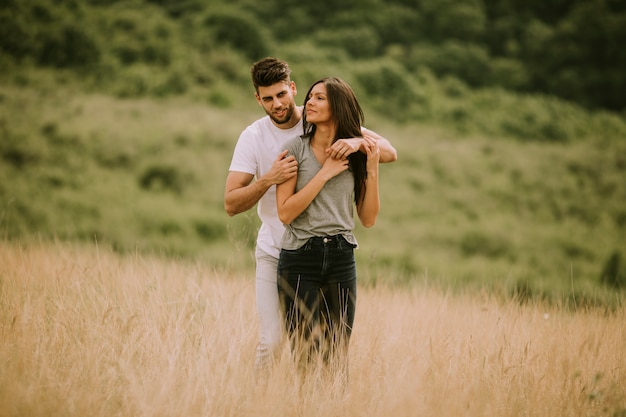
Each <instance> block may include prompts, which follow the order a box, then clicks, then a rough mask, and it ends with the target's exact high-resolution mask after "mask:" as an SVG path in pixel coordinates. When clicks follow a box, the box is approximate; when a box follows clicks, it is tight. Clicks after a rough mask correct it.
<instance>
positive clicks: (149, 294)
mask: <svg viewBox="0 0 626 417" xmlns="http://www.w3.org/2000/svg"><path fill="white" fill-rule="evenodd" d="M382 278H384V277H381V280H379V282H382V281H383V279H382ZM254 308H255V307H254V283H253V279H252V276H233V274H230V273H228V272H224V271H216V270H214V269H213V268H211V267H210V266H207V265H203V264H194V263H190V262H175V261H165V260H163V259H158V258H150V257H146V256H140V255H135V256H119V255H116V254H114V253H112V252H111V251H110V250H108V249H104V248H98V247H77V246H69V245H65V244H61V243H58V244H55V245H46V244H27V245H26V244H25V245H21V246H20V245H16V244H10V243H6V242H0V416H2V417H4V416H81V417H82V416H90V417H105V416H106V417H112V416H151V417H156V416H186V417H192V416H300V417H305V416H315V417H318V416H367V417H370V416H385V417H390V416H433V417H435V416H436V417H441V416H498V417H506V416H515V417H518V416H549V417H554V416H611V417H617V416H621V417H623V416H626V367H625V366H626V360H625V359H624V358H626V309H624V308H622V309H620V310H617V311H614V312H611V313H607V312H605V311H597V310H593V311H591V310H588V311H576V312H572V311H565V310H564V309H560V308H558V307H550V308H548V307H543V306H539V305H528V304H526V305H520V304H519V303H516V302H514V301H502V300H500V301H498V300H496V299H495V298H494V297H491V296H489V295H488V294H483V295H472V296H470V295H465V296H463V295H450V294H446V293H445V292H443V291H440V290H436V289H434V288H424V287H422V288H414V289H405V290H399V289H392V288H390V287H385V286H384V285H381V284H379V285H378V286H377V287H375V288H371V287H362V288H360V292H359V298H358V308H357V318H356V324H355V330H354V333H353V339H352V344H351V348H350V383H349V385H348V387H347V389H346V390H345V391H344V390H341V389H338V388H337V386H338V384H337V381H328V380H324V381H322V380H320V381H313V382H310V383H307V384H300V383H298V379H297V376H296V375H294V372H292V369H291V367H290V363H289V360H288V357H287V354H285V355H284V357H283V360H282V361H281V362H280V363H279V364H278V365H277V366H276V367H275V368H274V371H273V373H272V374H271V375H270V377H269V379H268V380H267V381H266V383H265V384H258V383H257V382H255V376H254V372H253V351H254V347H255V343H256V333H257V323H256V315H255V310H254Z"/></svg>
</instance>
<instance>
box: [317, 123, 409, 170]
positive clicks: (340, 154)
mask: <svg viewBox="0 0 626 417" xmlns="http://www.w3.org/2000/svg"><path fill="white" fill-rule="evenodd" d="M361 132H362V133H363V136H364V137H367V138H369V139H371V140H373V141H375V142H376V143H377V144H378V149H379V150H380V161H379V162H382V163H385V162H395V161H396V160H397V159H398V153H397V152H396V149H395V148H394V147H393V146H391V143H390V142H389V141H388V140H387V139H385V138H384V137H382V136H380V135H379V134H378V133H376V132H374V131H373V130H369V129H366V128H364V127H363V128H361ZM357 151H361V152H363V153H367V149H366V141H365V140H363V138H349V139H339V140H337V141H336V142H335V143H333V145H332V146H331V147H330V148H328V150H327V152H328V153H329V156H330V157H331V158H333V159H343V158H347V157H348V155H350V154H352V153H354V152H357Z"/></svg>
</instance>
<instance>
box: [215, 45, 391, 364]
mask: <svg viewBox="0 0 626 417" xmlns="http://www.w3.org/2000/svg"><path fill="white" fill-rule="evenodd" d="M251 75H252V84H253V85H254V89H255V97H256V100H257V102H258V103H259V105H260V106H261V107H263V109H264V110H265V113H266V114H267V116H265V117H263V118H261V119H259V120H257V121H255V122H254V123H252V124H251V125H250V126H248V127H247V128H246V129H245V130H244V131H243V132H242V133H241V135H240V136H239V140H238V141H237V145H236V146H235V150H234V153H233V158H232V161H231V165H230V168H229V173H228V177H227V178H226V190H225V193H224V208H225V209H226V212H227V213H228V215H229V216H234V215H236V214H238V213H242V212H244V211H246V210H249V209H250V208H252V207H254V205H255V204H257V203H258V207H257V212H258V215H259V218H260V219H261V228H260V229H259V233H258V237H257V242H256V251H255V258H256V304H257V312H258V316H259V325H260V335H259V343H258V345H257V350H256V357H255V368H256V369H257V371H259V370H263V369H265V368H267V367H268V366H270V365H271V363H272V361H273V360H274V359H275V356H276V355H277V354H278V353H279V347H280V344H281V340H282V337H283V326H282V323H281V316H280V305H279V301H278V289H277V284H276V278H277V275H276V274H277V268H278V256H279V253H280V242H281V239H282V236H283V232H284V226H283V224H282V223H281V222H280V220H279V219H278V213H277V210H276V184H281V183H283V182H285V181H286V180H288V179H289V178H292V177H293V176H294V175H296V173H297V171H298V165H297V163H296V161H295V159H294V157H293V156H289V157H287V151H286V150H283V144H284V143H285V142H286V141H288V140H289V139H292V138H294V137H296V136H299V135H302V133H303V128H302V107H299V106H296V103H295V96H296V94H297V89H296V84H295V83H294V82H293V81H292V80H291V69H290V68H289V65H288V64H287V63H286V62H284V61H281V60H279V59H276V58H271V57H269V58H264V59H262V60H260V61H258V62H256V63H255V64H254V65H253V66H252V68H251ZM362 133H363V136H367V137H369V138H372V139H374V140H376V141H377V142H378V144H379V148H380V154H381V156H380V161H381V162H393V161H395V160H396V158H397V155H396V150H395V149H394V148H393V147H392V146H391V144H390V143H389V142H388V141H387V140H386V139H385V138H383V137H381V136H379V135H378V134H376V133H375V132H373V131H371V130H368V129H365V128H363V129H362ZM362 146H363V147H364V146H365V145H364V140H363V138H346V139H340V140H338V141H336V142H335V143H334V144H333V146H332V147H331V148H329V149H328V150H327V152H328V154H329V156H330V157H332V158H337V159H341V158H346V157H347V156H348V155H350V154H351V153H353V152H359V151H364V152H365V148H363V149H362ZM255 178H256V180H255V181H253V179H255Z"/></svg>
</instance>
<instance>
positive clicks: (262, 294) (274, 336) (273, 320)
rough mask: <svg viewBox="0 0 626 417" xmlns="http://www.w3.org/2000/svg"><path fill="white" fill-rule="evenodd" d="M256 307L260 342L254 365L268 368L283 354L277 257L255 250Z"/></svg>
mask: <svg viewBox="0 0 626 417" xmlns="http://www.w3.org/2000/svg"><path fill="white" fill-rule="evenodd" d="M255 257H256V308H257V313H258V315H259V343H258V345H257V349H256V357H255V361H254V366H255V368H256V369H257V371H259V370H263V369H266V368H269V367H270V366H271V365H272V363H273V362H274V361H275V360H276V359H277V358H278V356H280V348H281V346H282V341H283V325H282V317H281V313H280V305H279V301H278V288H277V286H276V276H277V275H276V274H277V272H276V271H277V269H278V259H277V258H274V257H273V256H271V255H269V254H267V253H266V252H264V251H262V250H260V249H258V248H257V249H256V252H255Z"/></svg>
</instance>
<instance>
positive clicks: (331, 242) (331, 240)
mask: <svg viewBox="0 0 626 417" xmlns="http://www.w3.org/2000/svg"><path fill="white" fill-rule="evenodd" d="M344 245H349V246H352V245H351V244H350V243H348V241H347V240H346V239H345V238H344V237H343V236H342V235H334V236H314V237H312V238H309V240H308V242H307V246H308V247H322V246H327V247H331V248H341V247H343V246H344Z"/></svg>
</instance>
